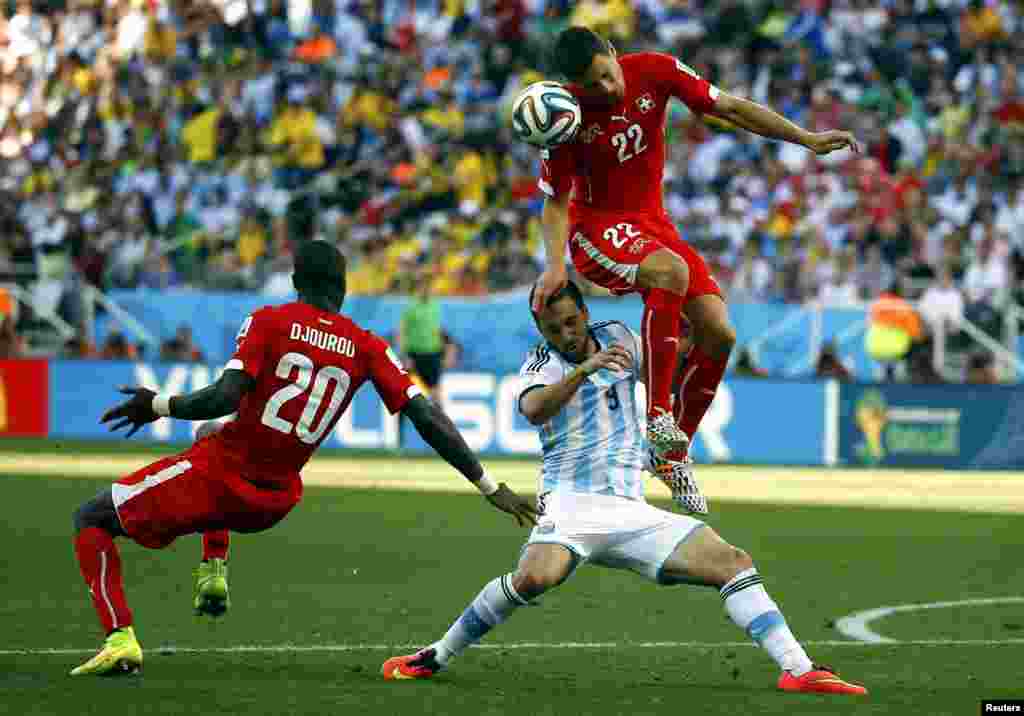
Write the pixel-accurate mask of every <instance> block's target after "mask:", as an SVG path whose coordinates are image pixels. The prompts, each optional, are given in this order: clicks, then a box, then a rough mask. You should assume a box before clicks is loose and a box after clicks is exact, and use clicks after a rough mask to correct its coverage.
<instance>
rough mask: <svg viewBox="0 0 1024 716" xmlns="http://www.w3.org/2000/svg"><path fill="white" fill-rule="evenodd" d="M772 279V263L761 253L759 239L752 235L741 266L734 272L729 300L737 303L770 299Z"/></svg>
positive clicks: (745, 247) (741, 260)
mask: <svg viewBox="0 0 1024 716" xmlns="http://www.w3.org/2000/svg"><path fill="white" fill-rule="evenodd" d="M772 279H773V276H772V267H771V264H769V263H768V261H766V260H765V258H764V257H763V256H762V255H761V249H760V242H759V241H758V239H757V238H756V237H752V238H750V239H748V240H747V242H746V244H745V245H744V247H743V258H742V259H740V266H739V268H738V269H737V270H736V273H735V274H733V278H732V284H731V285H730V286H729V300H730V301H734V302H737V303H739V302H743V301H751V302H756V301H765V300H768V299H769V296H770V293H771V284H772Z"/></svg>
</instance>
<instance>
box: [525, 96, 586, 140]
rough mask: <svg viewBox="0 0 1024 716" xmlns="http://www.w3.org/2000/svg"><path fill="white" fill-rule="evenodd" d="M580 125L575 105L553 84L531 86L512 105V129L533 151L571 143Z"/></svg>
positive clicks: (574, 101)
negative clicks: (533, 148) (533, 147)
mask: <svg viewBox="0 0 1024 716" xmlns="http://www.w3.org/2000/svg"><path fill="white" fill-rule="evenodd" d="M582 122H583V112H582V111H581V110H580V105H579V102H577V101H576V98H575V97H573V96H572V94H571V93H570V92H569V90H567V89H566V88H565V87H563V86H562V85H560V84H558V83H557V82H546V81H545V82H534V83H533V84H532V85H530V86H528V87H526V88H525V89H523V91H522V92H520V93H519V95H518V96H517V97H516V99H515V101H514V102H513V103H512V129H513V130H514V131H515V133H516V136H517V137H519V138H520V139H521V140H523V141H524V142H526V143H527V144H532V145H534V146H536V147H542V148H545V149H547V148H551V147H555V146H558V145H559V144H565V143H566V142H571V141H572V140H573V139H574V138H575V137H576V133H577V132H579V131H580V124H581V123H582Z"/></svg>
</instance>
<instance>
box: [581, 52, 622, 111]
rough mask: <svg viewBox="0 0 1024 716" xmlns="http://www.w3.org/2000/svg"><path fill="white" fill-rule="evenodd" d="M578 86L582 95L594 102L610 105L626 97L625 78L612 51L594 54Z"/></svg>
mask: <svg viewBox="0 0 1024 716" xmlns="http://www.w3.org/2000/svg"><path fill="white" fill-rule="evenodd" d="M579 86H580V91H581V93H582V94H583V97H584V98H585V99H586V100H587V101H589V102H593V103H595V104H602V105H607V106H612V105H615V104H618V103H619V102H621V101H622V100H623V99H624V98H625V97H626V78H625V77H624V76H623V74H622V65H620V64H619V60H618V59H617V58H616V57H615V54H614V53H608V54H606V55H605V54H601V55H594V60H593V62H591V63H590V69H588V70H587V71H586V73H585V74H584V75H583V77H581V78H580V81H579Z"/></svg>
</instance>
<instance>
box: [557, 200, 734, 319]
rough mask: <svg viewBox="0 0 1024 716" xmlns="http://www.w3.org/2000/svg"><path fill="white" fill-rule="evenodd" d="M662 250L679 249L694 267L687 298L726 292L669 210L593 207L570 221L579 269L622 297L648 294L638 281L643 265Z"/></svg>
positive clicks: (571, 243) (571, 247)
mask: <svg viewBox="0 0 1024 716" xmlns="http://www.w3.org/2000/svg"><path fill="white" fill-rule="evenodd" d="M659 249H668V250H669V251H672V252H674V253H675V254H676V255H678V256H679V257H680V258H681V259H683V261H685V262H686V265H687V266H688V267H689V268H690V287H689V289H688V290H687V292H686V302H687V303H689V302H690V301H691V300H693V299H695V298H697V297H698V296H705V295H707V294H712V295H714V296H721V295H722V289H721V288H720V287H719V286H718V282H716V281H715V279H714V277H713V276H712V275H711V272H710V271H709V270H708V265H707V264H706V263H704V259H702V258H701V256H700V254H698V253H697V252H696V251H694V250H693V249H692V248H691V247H690V245H689V244H688V243H686V242H685V241H683V240H682V239H681V238H679V232H677V231H676V227H675V226H673V225H672V222H671V221H669V219H668V217H666V216H664V215H658V214H632V215H629V216H628V218H627V217H626V216H625V215H623V214H621V213H608V214H602V213H597V212H588V213H587V215H586V216H584V217H581V218H579V219H578V220H576V221H573V222H572V223H571V224H570V226H569V253H570V254H571V255H572V262H573V264H575V266H576V270H577V271H579V272H580V273H581V274H582V275H583V276H584V277H586V278H587V279H588V280H589V281H593V282H594V283H596V284H597V285H598V286H603V287H605V288H607V289H608V290H609V291H611V292H612V293H613V294H615V295H617V296H621V295H623V294H626V293H633V292H637V293H640V294H645V293H646V290H645V289H642V288H640V287H638V286H637V285H636V274H637V270H638V269H639V268H640V263H641V262H642V261H643V260H644V259H645V258H647V257H648V256H650V255H651V254H652V253H654V252H655V251H657V250H659Z"/></svg>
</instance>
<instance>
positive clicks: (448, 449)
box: [402, 395, 537, 525]
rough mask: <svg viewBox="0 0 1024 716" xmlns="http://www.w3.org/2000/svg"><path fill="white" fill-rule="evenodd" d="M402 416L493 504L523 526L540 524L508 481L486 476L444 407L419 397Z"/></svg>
mask: <svg viewBox="0 0 1024 716" xmlns="http://www.w3.org/2000/svg"><path fill="white" fill-rule="evenodd" d="M402 414H403V415H404V416H405V417H407V418H409V420H410V421H411V422H412V424H413V425H414V426H415V427H416V432H418V433H419V434H420V436H421V437H422V438H423V439H424V440H425V441H426V442H427V444H428V445H429V446H430V447H432V448H434V451H435V452H436V453H437V454H438V455H440V456H441V457H442V458H444V460H445V462H447V463H448V464H449V465H451V466H452V467H454V468H455V469H456V470H458V471H459V472H461V473H462V474H463V476H464V477H465V478H466V479H467V480H469V481H470V482H472V483H473V484H474V485H475V486H476V488H477V489H478V490H480V492H481V493H483V495H484V496H485V497H486V498H487V499H488V501H489V502H490V503H491V504H492V505H494V506H495V507H497V508H498V509H499V510H502V511H503V512H507V513H509V514H510V515H512V516H513V517H515V518H516V521H517V522H518V523H519V524H520V525H524V524H536V523H537V519H536V515H537V511H536V509H535V508H534V506H533V505H532V504H530V503H529V502H527V501H526V500H525V499H523V498H522V497H520V496H519V495H517V494H516V493H515V492H513V491H512V490H511V489H509V487H508V486H507V485H506V484H505V483H504V482H502V483H501V484H495V483H494V481H493V480H491V479H490V478H489V477H487V476H486V475H485V474H484V468H483V466H482V465H481V464H480V461H479V460H477V459H476V455H474V454H473V451H472V450H470V449H469V445H467V444H466V441H465V440H463V439H462V435H461V433H459V429H458V428H456V427H455V423H453V422H452V421H451V418H449V417H448V416H447V415H445V414H444V411H442V410H441V408H440V407H438V406H437V405H436V404H435V403H433V402H431V401H430V400H427V399H426V398H425V397H423V396H422V395H417V396H416V397H415V398H413V399H412V400H410V401H409V402H408V403H406V404H405V407H404V408H402Z"/></svg>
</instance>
